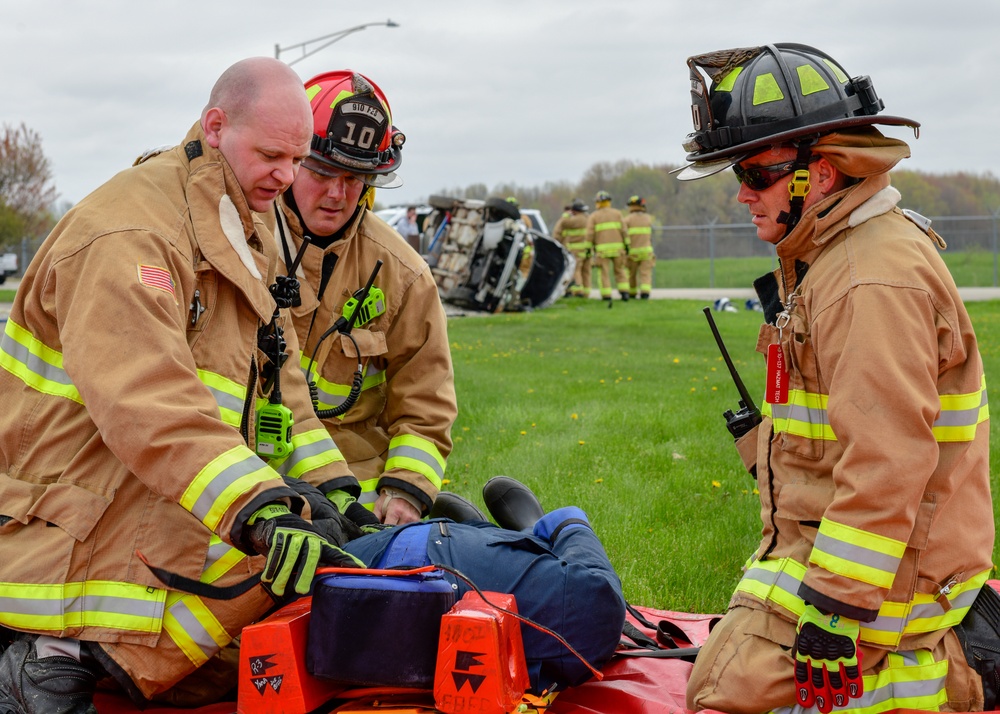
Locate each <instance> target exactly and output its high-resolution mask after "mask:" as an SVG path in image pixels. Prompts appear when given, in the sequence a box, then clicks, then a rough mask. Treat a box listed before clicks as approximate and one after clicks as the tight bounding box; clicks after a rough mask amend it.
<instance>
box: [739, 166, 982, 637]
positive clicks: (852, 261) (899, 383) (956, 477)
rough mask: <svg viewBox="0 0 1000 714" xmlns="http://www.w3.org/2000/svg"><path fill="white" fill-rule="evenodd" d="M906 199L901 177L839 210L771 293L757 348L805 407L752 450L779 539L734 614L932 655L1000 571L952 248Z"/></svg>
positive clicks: (751, 443) (819, 216)
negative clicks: (836, 628)
mask: <svg viewBox="0 0 1000 714" xmlns="http://www.w3.org/2000/svg"><path fill="white" fill-rule="evenodd" d="M898 200H899V193H898V192H897V191H896V190H895V189H894V188H892V187H891V186H890V185H889V178H888V175H887V174H882V175H877V176H873V177H870V178H868V179H865V180H864V181H862V182H860V183H858V184H856V185H854V186H852V187H850V188H848V189H845V191H841V192H839V193H837V194H834V195H833V196H830V197H827V198H826V199H824V200H823V201H821V202H819V203H818V204H816V205H815V206H812V207H811V208H810V209H809V210H808V211H806V213H805V214H804V215H803V218H802V220H801V222H800V223H799V225H797V226H796V228H795V230H794V231H793V232H792V233H791V234H789V235H788V236H787V237H786V238H785V239H784V240H782V241H781V242H779V243H778V244H777V253H778V257H779V259H780V266H779V269H778V270H777V271H775V273H774V274H773V275H767V276H764V278H761V279H760V280H758V281H757V288H758V293H759V294H760V296H761V303H762V305H763V306H764V310H765V316H766V317H767V318H768V323H770V324H765V325H763V326H762V329H761V332H760V337H759V340H758V344H757V350H758V352H761V353H762V354H764V353H766V352H767V350H768V348H769V346H771V345H780V348H781V351H782V352H781V354H782V356H783V358H784V360H785V363H786V365H787V380H788V382H787V386H788V396H787V400H785V401H784V402H782V403H774V404H765V405H764V406H765V409H764V412H765V417H764V420H763V422H762V423H761V424H760V425H759V426H758V427H757V428H756V430H754V431H752V432H750V433H749V434H747V435H746V436H744V437H742V439H741V440H740V442H738V444H737V446H738V448H739V449H740V451H741V454H742V455H743V456H744V462H745V463H746V464H747V465H748V467H750V468H756V476H757V481H758V489H759V491H760V501H761V517H762V519H763V525H764V528H763V539H762V541H761V543H760V546H759V548H758V549H757V552H756V553H755V554H754V555H753V557H752V558H751V560H750V561H749V562H748V564H747V566H746V571H745V574H744V576H743V578H742V580H741V582H740V583H739V585H738V587H737V591H736V593H735V595H734V597H733V601H732V604H733V605H747V606H749V607H751V608H757V609H766V610H768V611H771V612H774V613H777V614H778V615H779V616H780V617H782V618H784V619H786V620H787V621H789V622H792V623H794V622H796V621H797V620H798V618H799V616H800V615H801V614H802V610H803V603H804V602H809V603H812V604H813V605H815V606H817V607H819V608H821V609H823V610H827V611H830V612H835V613H839V614H841V615H844V616H847V617H852V618H856V619H858V620H860V621H861V643H862V644H866V645H869V646H871V647H876V648H883V649H887V650H896V649H900V650H919V649H931V648H933V647H934V646H935V645H937V643H938V642H939V641H940V640H941V638H942V637H943V636H944V634H945V633H946V632H947V631H948V630H949V628H951V627H953V626H954V625H957V624H958V623H959V622H960V621H961V620H962V618H963V617H964V616H965V614H966V613H967V612H968V610H969V606H970V604H971V603H972V601H973V599H974V598H975V597H976V594H977V593H978V591H979V589H980V588H981V587H982V586H983V584H984V583H985V582H986V579H987V576H988V575H989V572H990V568H991V556H992V551H993V539H994V523H993V508H992V501H991V498H990V484H989V415H988V408H987V401H986V382H985V377H984V373H983V365H982V360H981V358H980V354H979V351H978V346H977V342H976V336H975V334H974V332H973V328H972V325H971V323H970V320H969V315H968V314H967V312H966V310H965V307H964V305H963V303H962V299H961V298H960V297H959V294H958V291H957V288H956V287H955V283H954V281H953V279H952V277H951V275H950V274H949V272H948V270H947V268H946V267H945V264H944V262H943V261H942V260H941V258H940V256H939V255H938V248H939V247H941V248H943V247H944V245H943V242H942V241H941V239H940V238H939V237H938V236H937V235H936V234H935V233H934V232H933V231H932V230H930V229H929V228H927V230H926V231H925V230H923V229H922V228H923V227H922V226H920V220H919V217H917V220H911V219H910V218H908V217H907V215H905V214H904V213H903V212H902V211H900V210H899V209H898V208H896V203H897V202H898ZM772 401H780V400H778V399H774V398H773V397H772ZM789 644H790V643H789Z"/></svg>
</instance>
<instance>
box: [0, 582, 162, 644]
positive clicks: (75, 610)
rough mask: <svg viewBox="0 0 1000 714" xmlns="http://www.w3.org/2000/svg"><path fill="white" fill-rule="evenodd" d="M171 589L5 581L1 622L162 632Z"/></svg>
mask: <svg viewBox="0 0 1000 714" xmlns="http://www.w3.org/2000/svg"><path fill="white" fill-rule="evenodd" d="M166 596H167V591H166V590H164V589H161V588H147V587H146V586H145V585H136V584H134V583H116V582H112V581H108V580H86V581H83V582H74V583H58V584H25V583H0V624H3V625H7V626H8V627H12V628H14V629H18V630H39V631H43V632H53V633H59V632H64V631H66V630H68V629H72V628H78V627H106V628H108V629H112V630H120V631H122V632H140V633H156V632H159V631H160V627H161V624H162V622H163V607H164V601H165V600H166Z"/></svg>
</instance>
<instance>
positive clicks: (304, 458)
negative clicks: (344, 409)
mask: <svg viewBox="0 0 1000 714" xmlns="http://www.w3.org/2000/svg"><path fill="white" fill-rule="evenodd" d="M344 460H345V459H344V455H343V454H342V453H340V449H338V448H337V444H335V443H334V441H333V439H331V438H330V434H329V432H327V430H326V429H312V430H310V431H306V432H303V433H301V434H296V435H295V436H293V437H292V453H290V454H289V455H288V456H286V457H284V458H282V459H272V460H271V461H270V462H269V464H270V466H271V468H273V469H274V470H275V471H277V472H278V473H279V474H281V475H282V476H290V477H292V478H301V477H302V475H303V474H306V473H308V472H310V471H315V470H316V469H318V468H321V467H323V466H326V465H327V464H332V463H334V462H335V461H344Z"/></svg>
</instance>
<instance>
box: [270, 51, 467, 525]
mask: <svg viewBox="0 0 1000 714" xmlns="http://www.w3.org/2000/svg"><path fill="white" fill-rule="evenodd" d="M306 93H307V95H308V96H309V98H310V103H311V105H312V110H313V117H314V120H315V126H314V132H315V135H314V136H313V140H312V151H311V153H310V154H309V156H308V158H306V159H305V160H304V161H303V162H302V167H301V170H300V171H299V173H298V176H297V177H296V179H295V182H294V183H293V185H292V187H291V189H289V190H288V191H287V192H285V194H284V195H283V196H282V197H281V199H280V201H279V202H278V207H277V210H276V214H277V221H276V222H277V225H276V226H275V231H274V233H275V240H277V241H278V251H279V254H280V255H282V256H284V260H285V266H286V269H287V268H288V267H290V266H295V271H296V276H297V278H298V280H299V281H300V283H301V304H300V305H297V306H294V307H293V308H292V310H291V312H292V316H293V321H294V325H295V331H296V333H297V335H298V338H299V344H300V348H301V366H302V368H303V370H305V371H306V372H307V377H308V378H309V379H310V380H311V381H312V383H313V384H314V386H315V390H314V398H315V402H316V408H317V413H318V414H319V415H320V417H321V418H322V419H323V422H324V424H325V425H326V427H327V430H328V431H329V433H330V435H331V436H333V438H334V441H336V443H337V445H338V447H339V448H340V450H341V453H342V454H343V455H344V458H345V459H346V461H347V464H348V466H349V467H350V469H351V471H352V472H353V473H354V475H355V476H356V477H357V481H358V483H357V484H355V485H353V486H351V487H348V488H336V489H331V490H330V491H329V492H328V497H329V498H330V499H331V500H332V501H333V502H334V503H335V504H336V505H337V506H338V507H339V508H340V509H341V510H342V511H347V510H348V509H354V510H355V511H356V509H357V505H356V502H355V499H357V502H360V503H361V504H363V505H364V506H366V507H367V508H369V509H372V510H373V511H374V515H375V516H376V517H377V518H378V520H379V521H381V522H382V523H385V524H390V525H393V524H399V523H408V522H412V521H416V520H418V519H419V518H420V517H421V516H423V515H425V514H426V513H427V511H428V510H429V509H430V506H431V505H432V503H433V501H434V498H435V496H436V495H437V493H438V490H439V489H440V487H441V481H442V479H443V477H444V471H445V463H446V459H447V457H448V455H449V453H450V452H451V447H452V442H451V436H450V432H451V426H452V423H453V422H454V420H455V416H456V414H457V407H456V402H455V388H454V379H453V372H452V364H451V354H450V351H449V347H448V336H447V324H446V318H445V314H444V309H443V307H442V305H441V302H440V298H439V296H438V291H437V286H436V284H435V282H434V279H433V278H432V276H431V273H430V269H429V267H428V265H427V263H426V261H424V259H423V258H422V257H421V256H420V255H419V254H418V253H417V252H416V251H415V250H413V248H412V247H410V246H409V245H408V244H407V243H406V241H405V240H403V239H402V238H401V236H400V235H399V234H398V233H396V231H394V230H393V229H392V228H390V227H389V226H388V225H386V224H385V223H384V222H383V221H382V220H380V219H379V218H378V217H377V216H375V215H374V214H373V213H372V212H371V210H370V209H371V207H372V204H373V201H374V191H375V188H376V187H383V188H391V187H395V186H398V185H400V183H401V181H400V180H399V178H398V176H397V175H396V171H397V169H398V168H399V166H400V163H401V160H402V151H401V150H402V146H403V143H404V141H405V139H404V136H403V134H402V133H401V132H400V131H399V130H398V129H397V128H396V127H395V126H394V125H393V123H392V113H391V110H390V107H389V102H388V101H387V100H386V97H385V95H384V94H383V92H382V90H381V89H380V88H379V87H378V85H376V84H375V83H374V82H373V81H372V80H371V79H369V78H368V77H365V76H364V75H362V74H359V73H357V72H354V71H351V70H340V71H334V72H327V73H325V74H321V75H319V76H317V77H314V78H313V79H310V80H309V81H308V82H306ZM306 237H308V239H309V240H308V245H306V240H305V239H306ZM376 266H380V267H378V272H377V273H376V274H375V277H374V281H373V282H372V285H371V290H370V291H369V292H368V294H367V295H366V296H363V298H364V299H363V298H362V296H360V293H359V291H361V290H362V289H363V288H365V286H366V285H367V284H368V283H369V281H370V279H371V276H372V274H373V271H375V269H376ZM362 299H363V302H362ZM352 300H353V301H354V302H352ZM352 317H353V320H352V319H349V318H352ZM338 319H339V320H340V321H341V322H340V323H339V325H338ZM359 368H360V369H359ZM352 388H353V392H354V393H353V394H352ZM355 400H356V401H355ZM369 515H370V514H369Z"/></svg>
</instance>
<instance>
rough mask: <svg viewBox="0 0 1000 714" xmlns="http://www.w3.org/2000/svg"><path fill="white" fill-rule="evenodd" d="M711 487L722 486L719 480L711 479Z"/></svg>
mask: <svg viewBox="0 0 1000 714" xmlns="http://www.w3.org/2000/svg"><path fill="white" fill-rule="evenodd" d="M712 488H722V483H720V482H719V481H712Z"/></svg>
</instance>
